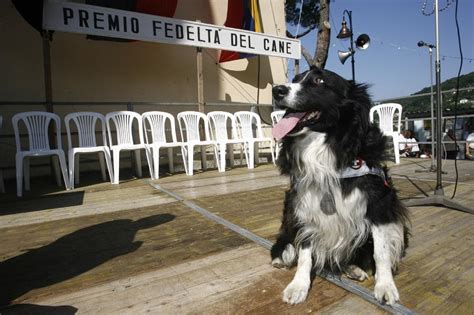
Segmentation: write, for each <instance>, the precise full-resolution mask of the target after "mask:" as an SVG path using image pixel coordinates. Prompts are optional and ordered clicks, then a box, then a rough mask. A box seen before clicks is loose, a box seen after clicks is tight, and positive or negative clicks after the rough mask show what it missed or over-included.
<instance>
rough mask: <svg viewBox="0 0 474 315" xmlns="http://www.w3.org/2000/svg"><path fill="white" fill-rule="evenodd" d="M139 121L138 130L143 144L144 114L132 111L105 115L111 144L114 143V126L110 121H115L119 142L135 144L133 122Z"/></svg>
mask: <svg viewBox="0 0 474 315" xmlns="http://www.w3.org/2000/svg"><path fill="white" fill-rule="evenodd" d="M135 120H136V121H137V124H138V126H137V132H138V136H139V142H140V144H143V143H144V141H143V127H142V125H143V124H142V116H141V115H140V114H138V113H135V112H131V111H118V112H111V113H108V114H107V115H105V122H106V124H107V134H108V136H109V145H110V146H112V145H114V142H113V141H112V128H111V127H112V126H111V124H110V122H111V121H112V122H113V123H114V127H115V131H116V132H117V137H116V139H117V144H118V145H120V144H135V143H134V141H133V123H134V121H135Z"/></svg>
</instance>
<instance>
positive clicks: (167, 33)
mask: <svg viewBox="0 0 474 315" xmlns="http://www.w3.org/2000/svg"><path fill="white" fill-rule="evenodd" d="M172 26H173V24H171V23H168V22H165V37H166V38H173V35H172V34H171V31H172V30H173V29H172V28H171V27H172Z"/></svg>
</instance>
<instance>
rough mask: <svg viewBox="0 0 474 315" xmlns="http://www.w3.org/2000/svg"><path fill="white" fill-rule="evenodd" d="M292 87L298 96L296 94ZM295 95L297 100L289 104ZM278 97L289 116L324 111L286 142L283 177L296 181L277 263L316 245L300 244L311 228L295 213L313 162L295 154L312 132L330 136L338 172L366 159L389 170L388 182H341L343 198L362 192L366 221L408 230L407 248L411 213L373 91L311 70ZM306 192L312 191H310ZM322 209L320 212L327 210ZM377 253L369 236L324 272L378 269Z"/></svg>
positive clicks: (371, 178) (369, 178)
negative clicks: (396, 184)
mask: <svg viewBox="0 0 474 315" xmlns="http://www.w3.org/2000/svg"><path fill="white" fill-rule="evenodd" d="M294 86H296V87H297V88H294ZM292 88H294V89H295V91H293V92H292V91H291V89H292ZM291 93H293V95H291V97H292V99H289V97H290V96H289V95H290V94H291ZM273 96H274V99H275V103H276V105H277V107H279V108H281V109H285V110H286V114H285V115H288V114H289V113H293V112H308V113H311V112H318V115H316V118H314V119H308V120H306V121H304V120H301V121H300V122H299V123H298V125H297V126H296V127H295V128H294V129H293V130H292V131H291V132H290V134H288V135H286V136H285V137H284V138H283V139H282V140H281V149H280V152H279V157H278V160H277V165H278V167H279V168H280V171H281V173H282V174H283V175H287V176H289V177H290V181H291V186H290V189H289V190H288V191H287V192H286V196H285V202H284V211H283V219H282V225H281V228H280V233H279V236H278V238H277V241H276V243H275V244H274V245H273V247H272V249H271V256H272V259H275V258H281V257H282V254H283V252H284V250H285V248H286V247H287V245H288V244H292V245H294V246H295V248H296V252H298V248H301V246H306V245H305V244H308V243H309V242H312V241H314V240H312V239H305V240H303V241H302V242H300V243H297V242H295V238H297V235H298V232H299V231H300V229H301V228H303V227H304V226H305V224H306V223H307V222H304V220H302V219H301V218H299V217H298V214H297V211H296V209H295V207H296V204H297V200H296V198H297V196H298V193H301V192H300V191H299V189H301V187H300V186H301V185H298V181H299V180H300V178H299V177H301V176H302V175H301V164H302V163H310V162H308V161H302V160H301V156H300V155H297V154H295V153H294V152H295V151H296V149H300V150H301V149H302V148H297V147H296V146H300V145H301V144H302V143H303V142H302V141H300V140H301V137H305V136H307V135H309V134H311V133H321V134H325V143H324V144H325V145H326V146H327V148H328V150H330V151H332V154H333V156H334V157H335V161H334V162H335V163H334V164H335V169H336V171H342V170H343V169H345V168H347V167H350V166H352V165H353V163H354V160H358V159H359V160H364V161H365V163H366V164H367V166H368V167H370V168H380V169H383V173H384V174H385V179H384V178H383V177H381V176H375V175H372V174H369V175H365V176H361V177H353V178H340V179H339V185H340V190H341V193H342V197H343V198H344V197H346V196H348V195H349V194H351V192H353V191H354V190H355V189H358V190H360V191H361V193H362V195H363V196H364V198H366V202H367V209H366V212H365V219H366V220H367V221H368V222H369V224H370V225H371V226H373V225H376V226H378V225H385V224H390V223H396V224H401V225H403V230H404V237H403V238H404V248H406V246H407V244H408V239H407V235H408V228H407V225H408V223H409V221H408V213H407V209H406V208H405V207H404V206H403V205H402V204H401V202H400V201H399V199H398V197H397V193H396V191H395V189H394V188H393V186H392V183H391V180H390V178H389V177H388V170H387V168H386V166H385V165H384V161H385V160H386V159H387V156H386V154H385V152H386V141H387V140H386V137H384V136H383V134H382V132H381V131H380V129H379V128H378V127H377V126H376V125H375V124H371V123H370V122H369V110H370V106H371V102H370V97H369V95H368V93H367V86H366V85H363V84H356V83H354V82H352V81H347V80H345V79H343V78H342V77H340V76H338V75H337V74H335V73H333V72H331V71H327V70H321V69H317V68H311V69H310V70H308V71H307V72H305V73H302V74H299V75H297V76H296V77H295V78H294V80H293V84H288V85H280V86H276V87H274V88H273ZM319 162H321V161H319ZM303 167H305V165H303ZM315 185H317V183H315ZM304 189H312V188H308V186H305V188H304ZM318 193H320V192H318ZM323 193H324V192H323ZM329 193H331V192H329ZM321 200H322V198H321ZM321 202H322V201H321ZM333 205H334V203H333ZM316 208H317V207H316ZM316 208H315V210H314V211H321V210H316ZM335 211H338V210H335ZM373 248H374V246H373V239H372V235H371V233H369V235H368V236H367V238H366V239H365V241H364V242H363V243H361V244H358V245H357V248H354V249H353V250H352V251H350V254H349V255H348V257H342V260H341V261H340V263H337V264H334V263H333V262H332V261H326V263H325V266H324V267H325V268H329V269H331V270H332V271H341V270H342V271H343V270H344V268H346V267H347V266H348V265H357V266H359V267H360V268H362V269H364V270H368V269H371V270H375V269H374V268H375V262H374V249H373ZM404 248H403V250H402V252H404ZM314 255H317V253H313V258H314ZM286 267H290V266H286ZM394 267H395V266H394ZM296 303H299V302H296Z"/></svg>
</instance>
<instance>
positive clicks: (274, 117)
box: [270, 110, 286, 126]
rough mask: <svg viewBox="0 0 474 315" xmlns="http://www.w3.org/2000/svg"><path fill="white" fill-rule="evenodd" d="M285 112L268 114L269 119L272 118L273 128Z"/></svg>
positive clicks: (279, 111)
mask: <svg viewBox="0 0 474 315" xmlns="http://www.w3.org/2000/svg"><path fill="white" fill-rule="evenodd" d="M285 112H286V111H284V110H277V111H274V112H272V113H271V114H270V117H271V118H272V126H275V125H276V124H277V123H278V122H279V121H280V120H281V119H282V118H283V115H285Z"/></svg>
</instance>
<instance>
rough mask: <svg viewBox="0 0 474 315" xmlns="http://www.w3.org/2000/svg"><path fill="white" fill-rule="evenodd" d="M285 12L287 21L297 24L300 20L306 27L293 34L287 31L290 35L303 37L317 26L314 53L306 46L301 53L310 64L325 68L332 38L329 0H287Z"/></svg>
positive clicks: (301, 24) (302, 25)
mask: <svg viewBox="0 0 474 315" xmlns="http://www.w3.org/2000/svg"><path fill="white" fill-rule="evenodd" d="M301 1H303V2H301ZM300 8H301V21H300ZM285 14H286V22H287V23H289V24H291V25H295V26H296V25H298V22H300V27H304V28H306V30H305V31H303V32H301V33H300V34H291V33H290V32H289V31H287V36H288V37H292V38H301V37H303V36H305V35H307V34H308V33H310V32H311V31H312V30H314V29H315V28H317V29H318V33H317V38H316V50H315V52H314V54H313V55H311V53H310V52H309V51H308V50H307V49H306V48H305V47H304V46H301V54H302V55H303V57H304V58H305V60H306V62H307V63H308V64H309V65H310V66H316V67H318V68H322V69H323V68H324V67H325V66H326V61H327V58H328V51H329V41H330V38H331V24H330V23H329V0H287V1H286V3H285Z"/></svg>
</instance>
